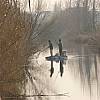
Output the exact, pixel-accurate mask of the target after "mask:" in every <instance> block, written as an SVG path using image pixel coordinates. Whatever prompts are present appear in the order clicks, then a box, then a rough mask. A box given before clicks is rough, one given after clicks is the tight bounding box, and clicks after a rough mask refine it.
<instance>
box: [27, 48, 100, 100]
mask: <svg viewBox="0 0 100 100" xmlns="http://www.w3.org/2000/svg"><path fill="white" fill-rule="evenodd" d="M56 52H58V51H57V50H54V53H56ZM67 54H68V60H67V61H66V65H64V74H63V77H62V78H61V77H60V73H59V63H54V69H55V70H54V74H53V76H52V78H50V77H49V75H50V72H49V70H50V62H48V61H46V60H45V57H46V56H48V55H49V50H47V51H45V52H42V53H41V54H40V55H39V56H38V57H37V55H35V56H34V57H32V59H31V64H32V65H34V64H35V66H34V68H35V70H30V72H31V74H32V77H33V78H34V83H35V84H34V85H35V86H36V87H37V92H36V91H34V88H35V87H34V86H32V85H31V83H30V82H29V83H28V84H27V94H36V93H37V94H39V93H40V94H45V95H57V94H67V96H64V97H62V96H47V97H40V98H37V97H33V98H31V100H41V99H43V100H80V99H81V100H90V99H91V100H99V92H98V90H99V89H98V88H99V80H98V78H99V76H100V75H99V70H100V68H99V64H100V58H99V55H98V53H93V52H92V51H91V50H90V49H86V48H84V47H81V48H78V49H71V50H68V51H67ZM97 86H98V87H97ZM97 95H98V96H97ZM29 100H30V99H29Z"/></svg>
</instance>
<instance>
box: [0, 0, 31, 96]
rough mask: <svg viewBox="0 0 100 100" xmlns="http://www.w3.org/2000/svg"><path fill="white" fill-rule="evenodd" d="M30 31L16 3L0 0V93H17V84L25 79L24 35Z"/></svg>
mask: <svg viewBox="0 0 100 100" xmlns="http://www.w3.org/2000/svg"><path fill="white" fill-rule="evenodd" d="M30 31H31V23H29V21H27V20H25V13H22V12H20V8H18V7H17V3H16V2H14V4H13V5H12V3H11V2H9V0H0V95H1V94H2V95H3V93H6V92H8V93H11V94H17V93H19V88H18V84H19V82H20V83H21V82H22V81H23V79H25V72H24V65H25V64H26V63H27V61H26V60H27V58H28V56H29V52H28V49H29V46H30V45H28V41H27V39H26V37H27V34H28V33H29V32H30ZM27 46H28V47H27ZM6 94H7V93H6Z"/></svg>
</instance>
